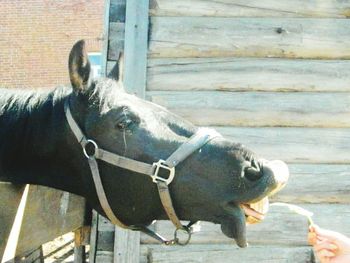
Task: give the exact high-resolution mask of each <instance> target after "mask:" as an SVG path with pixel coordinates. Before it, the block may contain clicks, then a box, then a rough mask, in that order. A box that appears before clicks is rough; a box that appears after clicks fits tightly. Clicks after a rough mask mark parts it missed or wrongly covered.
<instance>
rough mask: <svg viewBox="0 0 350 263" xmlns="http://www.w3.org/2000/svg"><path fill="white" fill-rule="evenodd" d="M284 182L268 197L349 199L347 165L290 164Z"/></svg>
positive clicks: (317, 200) (298, 200)
mask: <svg viewBox="0 0 350 263" xmlns="http://www.w3.org/2000/svg"><path fill="white" fill-rule="evenodd" d="M289 171H290V178H289V181H288V184H287V186H286V187H285V188H284V189H283V190H282V191H280V192H279V193H277V194H276V195H275V196H273V197H271V201H273V202H274V201H278V202H287V203H327V204H331V203H338V204H342V203H343V204H348V203H349V202H350V191H349V189H350V180H349V179H350V165H326V164H290V165H289Z"/></svg>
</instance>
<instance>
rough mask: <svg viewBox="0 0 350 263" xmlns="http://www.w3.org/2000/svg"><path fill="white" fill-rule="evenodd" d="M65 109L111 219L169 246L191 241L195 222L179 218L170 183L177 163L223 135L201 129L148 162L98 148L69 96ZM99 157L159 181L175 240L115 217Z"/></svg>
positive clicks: (153, 180)
mask: <svg viewBox="0 0 350 263" xmlns="http://www.w3.org/2000/svg"><path fill="white" fill-rule="evenodd" d="M64 111H65V114H66V118H67V121H68V124H69V126H70V128H71V130H72V132H73V133H74V135H75V137H76V138H77V140H78V142H79V143H80V145H81V146H82V149H83V153H84V155H85V157H86V158H87V160H88V163H89V166H90V169H91V173H92V178H93V181H94V184H95V188H96V192H97V196H98V199H99V202H100V204H101V207H102V209H103V211H104V212H105V214H106V216H107V217H108V219H109V220H110V221H111V222H112V223H113V224H115V225H118V226H120V227H122V228H127V229H131V230H138V231H142V232H144V233H145V234H147V235H149V236H151V237H153V238H155V239H157V240H158V241H160V242H161V243H163V244H166V245H173V244H178V245H186V244H188V243H189V241H190V239H191V235H192V233H193V227H192V226H193V225H194V224H195V223H196V222H190V223H189V224H188V225H182V224H181V222H180V220H179V218H178V217H177V215H176V212H175V209H174V206H173V203H172V199H171V196H170V191H169V187H168V185H169V184H170V183H171V182H172V181H173V180H174V177H175V167H176V165H178V164H179V163H180V162H182V161H183V160H185V159H186V158H187V157H188V156H189V155H191V154H192V153H193V152H195V151H196V150H198V149H199V148H201V147H202V146H203V145H205V144H207V143H208V142H209V141H210V140H212V139H214V138H216V137H221V135H220V134H219V133H218V132H216V131H215V130H212V129H208V128H199V129H198V130H197V132H196V133H195V134H194V135H193V136H192V137H191V138H189V140H188V141H187V142H185V143H183V144H182V145H180V147H179V148H177V150H176V151H175V152H173V153H172V154H171V155H170V156H169V157H168V158H167V159H166V160H161V159H160V160H159V161H158V162H155V163H153V164H148V163H144V162H140V161H136V160H133V159H130V158H127V157H124V156H121V155H118V154H115V153H111V152H109V151H106V150H103V149H101V148H99V147H98V145H97V143H96V142H95V141H94V140H92V139H88V138H86V137H85V135H84V134H83V132H82V131H81V129H80V128H79V126H78V124H77V123H76V121H75V120H74V118H73V116H72V113H71V111H70V108H69V100H68V99H66V100H65V104H64ZM88 145H90V147H93V152H92V153H89V152H88V151H87V146H88ZM97 160H102V161H104V162H107V163H109V164H112V165H115V166H118V167H121V168H124V169H128V170H131V171H134V172H137V173H139V174H144V175H147V176H149V177H150V179H151V180H152V182H154V183H155V184H157V188H158V192H159V196H160V200H161V203H162V205H163V208H164V210H165V212H166V214H167V216H168V217H169V219H170V220H171V221H172V223H173V224H174V226H175V227H176V230H175V232H174V239H172V240H167V239H165V238H163V237H162V236H160V235H159V234H157V233H156V232H154V231H153V230H151V229H149V228H148V227H146V226H128V225H126V224H124V223H123V222H121V221H120V220H119V219H118V218H117V217H116V215H115V214H114V212H113V210H112V208H111V207H110V205H109V202H108V199H107V196H106V193H105V191H104V188H103V185H102V181H101V176H100V172H99V169H98V164H97ZM160 170H164V171H166V172H167V175H168V176H167V177H163V176H159V175H158V174H159V171H160ZM180 231H181V232H185V233H186V234H187V239H186V240H185V241H180V240H179V238H178V234H179V232H180Z"/></svg>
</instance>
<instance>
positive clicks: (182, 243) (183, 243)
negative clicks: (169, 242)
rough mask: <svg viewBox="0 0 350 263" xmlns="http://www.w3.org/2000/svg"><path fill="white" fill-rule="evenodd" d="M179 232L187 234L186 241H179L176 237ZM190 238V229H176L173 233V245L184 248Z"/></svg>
mask: <svg viewBox="0 0 350 263" xmlns="http://www.w3.org/2000/svg"><path fill="white" fill-rule="evenodd" d="M179 231H182V232H184V233H185V234H187V239H186V240H185V241H180V239H179V238H178V237H177V236H178V232H179ZM191 236H192V232H191V229H190V228H187V227H184V228H178V229H176V230H175V232H174V243H175V244H177V245H180V246H186V245H187V244H188V243H189V242H190V240H191Z"/></svg>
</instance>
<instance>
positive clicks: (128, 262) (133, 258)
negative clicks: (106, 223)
mask: <svg viewBox="0 0 350 263" xmlns="http://www.w3.org/2000/svg"><path fill="white" fill-rule="evenodd" d="M114 248H115V249H114V261H113V262H115V263H132V262H135V263H136V262H139V260H140V232H138V231H130V230H125V229H121V228H120V227H116V228H115V239H114Z"/></svg>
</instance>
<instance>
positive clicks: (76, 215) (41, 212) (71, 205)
mask: <svg viewBox="0 0 350 263" xmlns="http://www.w3.org/2000/svg"><path fill="white" fill-rule="evenodd" d="M22 190H23V189H22V188H18V196H19V198H18V197H14V200H15V201H16V202H19V200H18V199H20V197H21V194H22ZM8 191H10V193H11V195H13V193H14V187H13V186H11V185H8V184H2V183H0V192H1V194H2V197H3V196H10V195H7V194H6V192H8ZM9 203H10V202H9ZM9 203H7V204H6V203H4V205H6V206H5V207H1V208H2V209H1V210H0V211H1V212H0V218H3V217H4V218H5V219H6V218H7V217H8V215H13V214H14V213H15V212H16V209H17V206H16V205H13V206H9V205H8V204H9ZM10 204H11V203H10ZM84 215H85V200H84V199H83V198H81V197H78V196H76V195H73V194H68V193H66V192H63V191H57V190H54V189H51V188H47V187H43V186H35V185H31V186H30V187H29V193H28V197H27V203H26V206H25V210H24V217H23V221H22V226H21V230H20V233H19V241H18V245H17V250H16V255H22V254H24V253H25V252H28V251H30V250H33V249H36V248H37V247H39V246H40V245H41V244H43V243H45V242H48V241H50V240H52V239H54V238H55V237H58V236H60V235H63V234H65V233H67V232H69V231H73V230H75V229H77V228H79V227H80V226H82V225H83V224H84ZM13 219H14V218H13ZM13 219H12V220H13ZM1 222H4V224H1V225H0V233H7V232H8V230H9V229H11V227H12V223H13V221H12V222H11V221H9V220H6V221H1ZM0 238H1V240H0V247H2V246H5V245H6V239H7V236H6V235H0ZM1 250H2V249H0V251H1Z"/></svg>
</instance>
